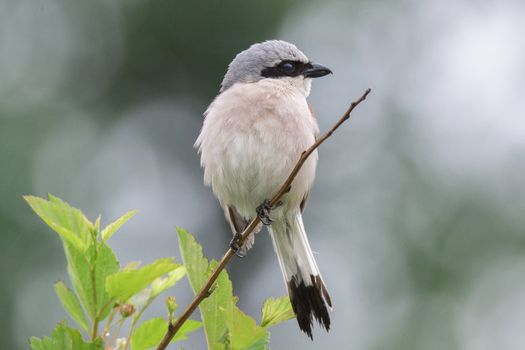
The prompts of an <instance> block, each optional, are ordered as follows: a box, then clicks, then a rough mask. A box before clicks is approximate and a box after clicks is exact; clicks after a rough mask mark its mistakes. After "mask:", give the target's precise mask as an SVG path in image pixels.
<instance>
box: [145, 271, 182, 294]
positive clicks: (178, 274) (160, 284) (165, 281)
mask: <svg viewBox="0 0 525 350" xmlns="http://www.w3.org/2000/svg"><path fill="white" fill-rule="evenodd" d="M185 274H186V268H185V267H184V266H179V267H177V268H176V269H175V270H173V271H171V272H169V273H168V276H167V277H165V278H163V277H159V278H157V279H155V280H154V281H153V282H152V283H151V294H150V297H152V298H155V297H157V296H158V295H159V294H160V293H162V292H164V291H165V290H167V289H168V288H170V287H172V286H174V285H175V283H177V282H178V281H179V280H180V279H181V278H182V277H184V275H185Z"/></svg>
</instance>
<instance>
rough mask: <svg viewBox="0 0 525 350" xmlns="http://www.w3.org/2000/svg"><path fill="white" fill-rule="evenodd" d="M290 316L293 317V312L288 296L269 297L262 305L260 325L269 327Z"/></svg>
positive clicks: (288, 318) (286, 319)
mask: <svg viewBox="0 0 525 350" xmlns="http://www.w3.org/2000/svg"><path fill="white" fill-rule="evenodd" d="M292 318H295V313H294V312H293V309H292V304H291V303H290V298H289V297H288V296H282V297H279V298H276V299H273V298H270V299H267V300H266V301H265V302H264V305H263V307H262V320H261V327H271V326H274V325H276V324H279V323H281V322H284V321H288V320H290V319H292Z"/></svg>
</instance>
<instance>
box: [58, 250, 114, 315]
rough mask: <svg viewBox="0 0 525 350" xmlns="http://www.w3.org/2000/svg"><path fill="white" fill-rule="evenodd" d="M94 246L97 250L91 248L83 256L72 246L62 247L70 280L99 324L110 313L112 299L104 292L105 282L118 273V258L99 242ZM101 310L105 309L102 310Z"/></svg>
mask: <svg viewBox="0 0 525 350" xmlns="http://www.w3.org/2000/svg"><path fill="white" fill-rule="evenodd" d="M97 245H98V249H96V247H95V245H91V246H90V247H89V249H88V250H87V251H86V252H85V253H84V252H81V251H78V250H76V249H75V248H74V247H71V246H67V245H66V247H65V250H66V257H67V261H68V268H67V270H68V273H69V278H70V279H71V283H72V284H73V288H74V290H75V292H76V294H77V296H78V298H79V299H80V303H81V304H82V306H83V307H84V310H86V313H87V314H88V316H89V318H90V319H91V320H94V319H95V317H97V315H98V316H99V320H102V319H104V318H105V317H106V316H107V314H108V313H109V311H110V310H111V305H110V301H111V297H110V296H109V294H108V293H107V292H106V288H105V284H106V278H107V276H109V275H111V274H113V273H115V272H117V271H118V269H119V264H118V261H117V258H116V257H115V254H114V253H113V251H112V250H111V248H109V247H108V246H107V245H106V244H104V243H102V242H99V243H98V244H97ZM94 293H96V297H95V294H94ZM95 300H96V302H95ZM103 308H105V309H104V310H102V309H103Z"/></svg>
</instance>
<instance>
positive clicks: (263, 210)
mask: <svg viewBox="0 0 525 350" xmlns="http://www.w3.org/2000/svg"><path fill="white" fill-rule="evenodd" d="M270 210H272V206H271V205H270V201H269V200H268V199H265V200H264V202H263V203H262V204H261V205H259V206H258V207H257V209H255V211H256V212H257V216H259V219H261V222H262V223H263V225H266V226H268V225H271V223H272V219H271V218H270Z"/></svg>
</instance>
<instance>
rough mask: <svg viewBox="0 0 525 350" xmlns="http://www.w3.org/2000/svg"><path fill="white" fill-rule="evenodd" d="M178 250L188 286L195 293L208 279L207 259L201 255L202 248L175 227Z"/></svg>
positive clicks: (182, 230) (191, 237)
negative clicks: (186, 275)
mask: <svg viewBox="0 0 525 350" xmlns="http://www.w3.org/2000/svg"><path fill="white" fill-rule="evenodd" d="M177 233H178V236H179V248H180V252H181V254H182V259H183V260H184V266H185V267H186V271H187V272H188V279H189V281H190V285H191V287H192V288H193V291H194V292H195V293H198V291H199V290H200V289H201V288H202V286H203V285H204V283H206V280H207V279H208V259H206V258H205V257H204V254H203V253H202V247H201V246H200V244H199V243H197V241H196V240H195V238H193V236H192V235H191V234H189V233H188V231H186V230H184V229H183V228H180V227H177Z"/></svg>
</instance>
